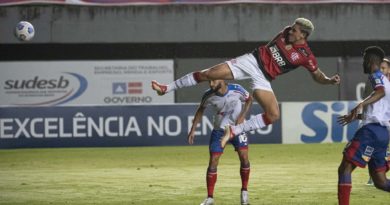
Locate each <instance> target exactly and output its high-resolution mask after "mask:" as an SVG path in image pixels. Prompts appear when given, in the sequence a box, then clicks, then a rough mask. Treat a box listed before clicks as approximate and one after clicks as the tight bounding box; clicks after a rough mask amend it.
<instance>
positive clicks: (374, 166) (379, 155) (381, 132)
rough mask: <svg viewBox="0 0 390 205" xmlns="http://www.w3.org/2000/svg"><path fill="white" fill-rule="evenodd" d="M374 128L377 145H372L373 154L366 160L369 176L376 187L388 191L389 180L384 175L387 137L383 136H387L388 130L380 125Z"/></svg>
mask: <svg viewBox="0 0 390 205" xmlns="http://www.w3.org/2000/svg"><path fill="white" fill-rule="evenodd" d="M374 130H375V131H374V132H375V135H376V136H377V137H376V140H377V141H376V142H377V143H376V144H375V145H377V146H372V147H373V154H372V156H371V158H370V161H369V162H368V168H369V171H370V176H371V178H372V181H373V182H374V186H375V187H376V188H378V189H381V190H383V191H387V192H390V180H389V179H387V177H386V172H387V171H388V170H389V164H388V161H387V157H388V156H387V155H388V153H387V151H388V143H389V139H388V137H383V136H387V134H388V131H387V129H385V128H384V127H381V126H377V129H374Z"/></svg>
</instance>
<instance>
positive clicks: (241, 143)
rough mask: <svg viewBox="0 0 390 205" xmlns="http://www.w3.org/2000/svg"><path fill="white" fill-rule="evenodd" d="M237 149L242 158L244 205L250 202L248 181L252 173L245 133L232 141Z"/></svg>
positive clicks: (242, 201) (241, 171)
mask: <svg viewBox="0 0 390 205" xmlns="http://www.w3.org/2000/svg"><path fill="white" fill-rule="evenodd" d="M230 142H231V143H232V145H233V146H234V149H235V150H236V151H237V154H238V158H239V159H240V176H241V195H240V200H241V204H242V205H247V204H249V194H248V182H249V174H250V163H249V157H248V145H249V142H248V138H247V136H246V134H245V133H242V134H241V135H239V136H238V137H236V138H234V139H232V140H231V141H230Z"/></svg>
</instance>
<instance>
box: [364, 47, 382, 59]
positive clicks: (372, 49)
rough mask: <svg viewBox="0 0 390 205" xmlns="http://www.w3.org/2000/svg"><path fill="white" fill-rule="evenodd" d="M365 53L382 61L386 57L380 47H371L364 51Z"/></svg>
mask: <svg viewBox="0 0 390 205" xmlns="http://www.w3.org/2000/svg"><path fill="white" fill-rule="evenodd" d="M364 53H365V54H366V55H375V56H377V57H379V58H380V59H383V58H384V57H385V52H384V51H383V49H382V48H381V47H379V46H369V47H367V48H366V49H364Z"/></svg>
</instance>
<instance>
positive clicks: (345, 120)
mask: <svg viewBox="0 0 390 205" xmlns="http://www.w3.org/2000/svg"><path fill="white" fill-rule="evenodd" d="M362 110H363V105H362V104H361V103H359V104H358V105H357V106H356V107H355V108H354V109H352V110H351V113H350V114H348V115H343V116H340V117H338V119H337V122H338V123H339V124H341V125H343V126H344V125H346V124H348V123H350V122H352V121H353V120H355V119H358V116H359V113H360V112H361V111H362Z"/></svg>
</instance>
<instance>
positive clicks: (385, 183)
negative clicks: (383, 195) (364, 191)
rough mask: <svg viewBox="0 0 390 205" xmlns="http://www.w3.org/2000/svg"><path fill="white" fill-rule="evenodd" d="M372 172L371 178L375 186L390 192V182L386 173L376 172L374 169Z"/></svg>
mask: <svg viewBox="0 0 390 205" xmlns="http://www.w3.org/2000/svg"><path fill="white" fill-rule="evenodd" d="M369 170H370V176H371V178H372V181H373V182H374V186H375V187H376V188H378V189H381V190H383V191H387V192H390V180H389V179H387V177H386V172H385V171H379V172H378V171H376V170H374V169H369Z"/></svg>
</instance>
